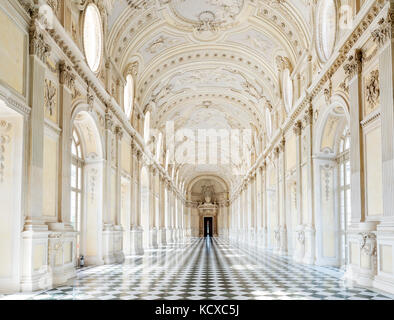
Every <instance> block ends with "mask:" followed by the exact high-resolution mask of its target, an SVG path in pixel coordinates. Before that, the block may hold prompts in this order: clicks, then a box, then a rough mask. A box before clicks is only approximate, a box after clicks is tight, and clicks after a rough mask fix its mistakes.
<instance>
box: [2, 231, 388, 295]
mask: <svg viewBox="0 0 394 320" xmlns="http://www.w3.org/2000/svg"><path fill="white" fill-rule="evenodd" d="M342 278H343V272H342V271H341V270H339V269H335V268H322V267H317V266H308V265H303V264H297V263H294V262H292V261H291V259H290V258H288V257H282V256H277V255H275V254H272V253H270V252H262V251H256V250H248V249H243V248H241V249H240V248H237V247H234V246H232V245H230V244H229V242H228V241H225V240H223V239H210V238H208V239H199V238H198V239H197V238H195V239H188V240H185V241H184V243H180V244H171V245H168V246H165V247H161V248H159V249H157V250H150V251H146V252H145V255H144V256H143V257H134V258H132V259H131V262H130V263H128V264H124V265H110V266H108V265H107V266H100V267H94V268H88V269H85V270H82V271H79V272H78V276H77V278H76V279H74V280H72V281H70V283H69V284H68V285H66V286H62V287H59V288H56V289H53V290H49V291H46V292H41V293H36V294H34V295H17V296H11V297H12V298H13V299H14V298H15V297H16V298H19V299H34V300H228V299H231V300H392V299H394V296H391V295H388V294H384V293H379V292H376V291H372V290H369V289H366V288H362V287H357V286H351V287H349V286H347V285H346V283H345V282H344V281H343V279H342ZM9 298H10V296H3V297H0V299H9Z"/></svg>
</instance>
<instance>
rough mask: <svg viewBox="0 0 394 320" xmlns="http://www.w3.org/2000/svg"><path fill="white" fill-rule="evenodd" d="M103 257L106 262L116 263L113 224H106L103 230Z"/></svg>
mask: <svg viewBox="0 0 394 320" xmlns="http://www.w3.org/2000/svg"><path fill="white" fill-rule="evenodd" d="M103 259H104V264H113V263H116V257H115V254H114V228H113V225H109V224H108V225H104V230H103Z"/></svg>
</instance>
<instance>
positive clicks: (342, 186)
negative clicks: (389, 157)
mask: <svg viewBox="0 0 394 320" xmlns="http://www.w3.org/2000/svg"><path fill="white" fill-rule="evenodd" d="M337 162H338V170H339V172H338V178H339V184H338V187H339V188H338V189H339V190H338V192H339V212H340V230H341V235H340V236H341V260H342V261H341V263H342V265H345V264H346V261H347V252H348V250H347V248H346V244H347V243H348V241H347V230H348V226H349V224H350V219H351V189H350V178H351V170H350V134H349V130H348V128H346V129H345V130H344V132H343V134H342V136H341V138H340V141H339V150H338V160H337Z"/></svg>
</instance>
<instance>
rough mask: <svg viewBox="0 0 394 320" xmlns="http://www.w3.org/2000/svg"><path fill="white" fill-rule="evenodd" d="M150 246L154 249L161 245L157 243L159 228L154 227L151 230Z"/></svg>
mask: <svg viewBox="0 0 394 320" xmlns="http://www.w3.org/2000/svg"><path fill="white" fill-rule="evenodd" d="M149 247H150V248H152V249H157V248H158V247H159V245H158V243H157V229H156V228H152V229H150V230H149Z"/></svg>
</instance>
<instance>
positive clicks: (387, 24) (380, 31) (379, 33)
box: [371, 10, 394, 47]
mask: <svg viewBox="0 0 394 320" xmlns="http://www.w3.org/2000/svg"><path fill="white" fill-rule="evenodd" d="M393 19H394V11H393V10H389V12H388V14H387V17H386V18H382V19H381V20H380V21H379V22H378V25H379V26H378V28H376V29H375V30H374V31H372V33H371V37H372V40H373V41H374V42H375V43H376V44H377V45H378V46H379V47H382V46H384V44H385V43H386V42H387V41H388V40H391V37H392V35H393Z"/></svg>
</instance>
